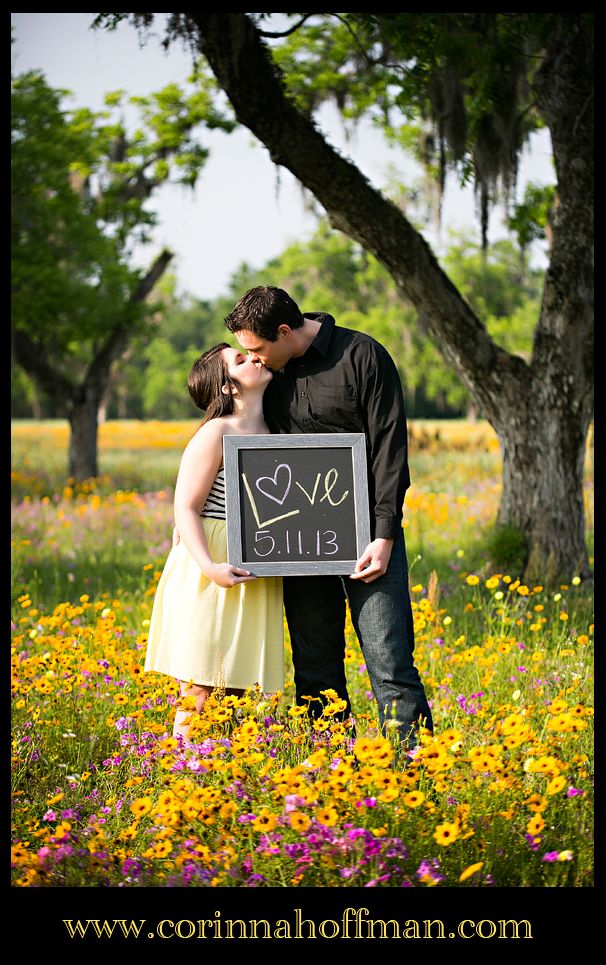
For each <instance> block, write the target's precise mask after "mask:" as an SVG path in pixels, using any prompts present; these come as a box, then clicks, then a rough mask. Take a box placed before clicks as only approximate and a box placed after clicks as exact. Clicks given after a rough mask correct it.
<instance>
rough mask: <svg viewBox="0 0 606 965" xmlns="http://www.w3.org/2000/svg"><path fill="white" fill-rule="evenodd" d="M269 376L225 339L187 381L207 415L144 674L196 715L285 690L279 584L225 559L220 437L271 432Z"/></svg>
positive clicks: (181, 479)
mask: <svg viewBox="0 0 606 965" xmlns="http://www.w3.org/2000/svg"><path fill="white" fill-rule="evenodd" d="M271 378H272V373H271V372H270V370H269V369H267V368H265V366H264V365H262V364H261V363H260V362H259V361H258V360H255V361H253V360H252V358H251V357H249V356H248V355H246V354H244V353H242V352H240V351H238V350H237V349H235V348H231V347H230V346H229V345H228V344H227V343H226V342H222V343H221V344H220V345H216V346H214V348H211V349H209V350H208V351H207V352H205V353H204V354H203V355H201V356H200V358H199V359H197V360H196V361H195V362H194V365H193V367H192V370H191V372H190V375H189V381H188V387H189V392H190V395H191V397H192V399H193V400H194V402H195V403H196V405H197V406H198V408H200V409H203V410H205V413H206V415H205V418H204V419H203V421H202V423H201V425H200V427H199V429H198V430H197V432H196V434H195V435H194V436H193V438H192V439H191V440H190V442H189V443H188V444H187V446H186V448H185V450H184V452H183V456H182V458H181V464H180V467H179V474H178V477H177V483H176V486H175V499H174V518H175V526H176V528H177V530H178V531H179V534H180V539H179V542H178V543H177V544H176V545H175V546H173V548H172V549H171V551H170V553H169V556H168V559H167V561H166V564H165V567H164V570H163V572H162V576H161V578H160V582H159V583H158V588H157V591H156V595H155V598H154V605H153V611H152V617H151V624H150V628H149V637H148V644H147V655H146V660H145V670H146V671H157V672H159V673H163V674H167V675H169V676H171V677H175V678H176V679H178V680H179V682H180V690H181V694H182V695H183V696H189V695H193V696H194V697H195V701H196V704H195V709H196V712H197V713H200V712H201V710H202V708H203V707H204V704H205V702H206V700H207V698H208V697H209V695H210V694H211V693H212V691H213V689H214V688H215V687H217V686H219V687H221V688H225V689H227V690H229V691H232V692H234V691H235V692H236V693H242V692H243V691H244V690H245V689H246V688H247V687H251V686H254V685H255V684H258V685H259V687H260V689H261V691H262V692H264V693H275V692H276V691H278V690H281V689H282V687H283V684H284V655H283V644H284V639H283V636H284V634H283V617H282V581H281V578H279V577H265V578H261V579H257V578H256V577H254V576H253V575H252V574H251V573H249V572H248V570H244V569H241V568H240V567H237V566H232V565H231V564H230V563H228V562H226V560H227V532H226V522H225V484H224V479H223V436H224V435H226V434H233V435H251V434H259V433H266V432H269V429H268V428H267V425H266V423H265V420H264V418H263V393H264V391H265V389H266V387H267V385H268V384H269V382H270V381H271ZM187 717H188V714H186V713H185V712H184V711H181V710H177V713H176V715H175V723H174V728H173V734H174V735H175V736H178V735H181V736H183V737H187V736H188V732H189V727H188V726H187V723H186V721H187Z"/></svg>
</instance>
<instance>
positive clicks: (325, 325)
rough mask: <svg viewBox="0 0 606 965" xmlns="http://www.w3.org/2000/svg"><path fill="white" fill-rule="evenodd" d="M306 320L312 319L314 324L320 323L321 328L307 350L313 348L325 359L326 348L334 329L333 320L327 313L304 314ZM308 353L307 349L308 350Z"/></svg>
mask: <svg viewBox="0 0 606 965" xmlns="http://www.w3.org/2000/svg"><path fill="white" fill-rule="evenodd" d="M305 317H306V318H312V319H313V320H314V321H315V322H320V323H321V328H320V331H319V332H318V334H317V335H316V337H315V338H314V340H313V342H312V343H311V345H310V346H309V348H314V349H315V350H316V352H319V353H320V355H323V356H324V357H326V355H327V354H328V346H329V344H330V340H331V338H332V333H333V331H334V327H335V320H334V318H333V317H332V315H329V314H328V313H327V312H305ZM308 351H309V349H308Z"/></svg>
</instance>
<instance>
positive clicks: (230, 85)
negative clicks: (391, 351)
mask: <svg viewBox="0 0 606 965" xmlns="http://www.w3.org/2000/svg"><path fill="white" fill-rule="evenodd" d="M184 16H185V17H187V19H188V21H189V23H190V27H191V30H192V33H194V35H197V36H198V39H199V44H200V49H201V52H202V53H203V54H204V55H205V57H206V58H207V60H208V61H209V63H210V66H211V68H212V70H213V71H214V73H215V75H216V77H217V79H218V81H219V83H220V85H221V86H222V88H223V89H224V90H225V92H226V94H227V96H228V97H229V99H230V101H231V103H232V106H233V108H234V111H235V114H236V117H237V119H238V121H240V122H241V123H242V124H244V125H245V126H246V127H248V128H249V130H251V131H252V132H253V133H254V134H255V135H256V136H257V137H258V138H259V140H261V141H262V143H264V144H265V146H266V147H267V148H268V150H269V153H270V157H271V159H272V161H273V162H274V163H275V164H278V165H283V166H284V167H286V168H288V170H290V171H291V172H292V174H294V176H295V177H296V178H297V179H298V180H299V181H300V182H301V183H302V184H303V185H304V186H305V187H306V188H307V189H308V190H309V191H311V192H312V193H313V194H314V196H315V197H316V198H317V200H318V201H319V202H320V203H321V204H322V205H323V207H324V208H325V210H326V212H327V214H328V217H329V219H330V222H331V224H332V225H333V227H335V228H337V229H339V230H341V231H343V232H344V233H345V234H347V235H349V237H351V238H353V239H354V240H355V241H358V242H359V243H360V244H362V245H363V247H364V248H366V249H367V250H368V251H370V252H372V253H373V254H374V255H375V256H376V257H377V259H378V260H379V261H380V262H382V264H383V265H385V267H386V268H387V270H388V271H389V272H390V274H391V275H392V277H393V278H394V280H395V282H396V284H397V286H398V288H399V290H400V291H401V292H402V293H403V294H405V295H406V297H407V298H408V299H409V300H410V301H411V302H412V303H413V304H414V305H415V306H416V307H417V308H418V309H419V311H420V312H422V314H423V316H424V318H425V319H426V322H427V326H428V328H429V330H430V332H431V334H432V335H433V337H434V338H435V339H436V341H437V342H438V344H439V345H440V347H441V348H442V350H443V352H444V354H445V355H446V357H447V358H448V359H449V360H450V361H451V362H452V363H453V364H454V365H455V366H456V368H457V370H458V371H459V373H460V374H461V376H462V378H463V379H464V381H465V383H466V385H467V386H468V388H469V389H470V391H471V392H472V393H473V394H474V396H475V397H476V398H477V399H478V400H479V401H480V403H481V404H482V405H483V407H485V409H486V410H487V414H488V413H490V414H493V413H494V411H495V408H498V405H497V404H496V402H495V398H496V394H497V391H498V390H499V389H500V388H502V386H503V383H504V382H506V381H507V382H509V383H510V389H511V391H512V392H514V391H515V386H517V385H518V380H520V379H522V378H523V379H525V380H527V379H528V378H529V377H530V371H529V369H528V367H527V366H526V363H525V362H524V361H523V360H522V359H520V358H518V357H517V356H512V355H510V354H508V353H507V352H505V351H503V350H502V349H501V348H499V347H498V346H497V345H495V343H494V342H493V341H492V339H491V338H490V336H489V335H488V333H487V331H486V329H485V327H484V326H483V325H482V324H481V322H480V321H479V319H478V318H477V316H476V315H475V314H474V312H473V311H472V309H471V308H470V306H469V305H468V304H467V303H466V302H465V301H464V299H463V298H462V297H461V295H460V293H459V292H458V291H457V289H456V288H455V286H454V285H453V284H452V282H451V281H450V280H449V278H448V277H447V276H446V274H445V273H444V272H443V270H442V269H441V268H440V266H439V264H438V262H437V260H436V258H435V256H434V255H433V253H432V251H431V249H430V248H429V245H428V244H427V242H426V241H425V239H424V238H423V237H422V235H420V234H419V232H417V231H416V230H415V229H414V228H413V226H412V225H411V224H410V222H409V221H408V220H407V219H406V218H405V216H404V215H403V214H402V212H401V211H400V210H399V209H398V208H397V207H396V206H395V205H394V204H392V203H391V202H390V201H388V200H387V199H386V198H384V197H383V196H382V195H381V194H380V192H378V191H377V190H375V189H374V188H373V187H372V186H371V185H370V184H369V182H368V181H367V179H366V178H365V177H364V176H363V175H362V174H361V172H360V171H359V170H358V168H357V167H356V166H355V165H354V164H353V163H352V162H350V161H348V160H346V159H345V158H343V157H342V156H341V155H340V154H339V153H338V152H337V151H336V150H335V149H334V148H332V147H331V146H330V145H329V144H328V143H327V142H326V140H325V139H324V137H323V136H322V135H321V134H320V132H319V131H318V129H317V128H316V126H315V124H314V122H313V120H311V119H309V118H308V117H306V116H305V115H303V114H302V113H301V112H300V111H299V110H297V108H296V107H295V106H294V104H293V103H292V101H291V100H290V99H289V97H288V94H287V92H286V91H285V88H284V83H283V80H282V77H281V74H280V72H279V70H278V68H277V66H276V64H275V63H274V62H273V60H272V59H271V56H270V54H269V52H268V50H267V48H266V47H265V45H264V44H263V42H262V39H261V37H260V35H259V31H258V30H257V28H256V27H255V26H254V24H253V23H252V22H251V20H250V18H249V17H248V16H246V15H245V14H240V13H230V14H224V13H223V14H213V13H210V14H205V13H195V14H186V15H184Z"/></svg>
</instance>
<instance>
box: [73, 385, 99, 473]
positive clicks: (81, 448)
mask: <svg viewBox="0 0 606 965" xmlns="http://www.w3.org/2000/svg"><path fill="white" fill-rule="evenodd" d="M99 401H100V400H99V399H98V398H97V397H96V395H95V394H93V393H91V392H85V393H83V398H81V399H80V400H79V401H78V402H74V403H72V405H70V407H69V412H68V419H69V425H70V429H71V433H70V439H69V474H70V477H71V478H72V479H74V480H75V481H76V482H82V481H83V480H84V479H91V478H93V477H95V476H98V475H99V469H98V461H97V435H98V428H99V421H98V417H99Z"/></svg>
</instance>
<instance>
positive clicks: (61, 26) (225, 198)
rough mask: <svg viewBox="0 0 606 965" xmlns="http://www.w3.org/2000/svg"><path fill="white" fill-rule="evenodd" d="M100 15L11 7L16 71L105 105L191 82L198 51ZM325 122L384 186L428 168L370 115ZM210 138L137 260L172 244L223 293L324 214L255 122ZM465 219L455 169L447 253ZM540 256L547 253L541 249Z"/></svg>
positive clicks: (189, 274)
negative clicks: (144, 35)
mask: <svg viewBox="0 0 606 965" xmlns="http://www.w3.org/2000/svg"><path fill="white" fill-rule="evenodd" d="M94 16H95V14H91V13H13V14H11V22H12V24H13V27H14V36H15V38H16V42H15V43H14V44H13V49H12V57H11V61H12V70H13V73H21V72H23V71H25V70H30V69H34V68H37V69H40V70H42V71H43V72H44V74H45V76H46V78H47V81H48V82H49V83H50V84H51V85H52V86H54V87H63V88H67V89H69V90H71V91H72V92H73V94H74V98H73V100H71V101H70V102H69V104H70V106H85V107H90V108H92V109H101V108H102V106H103V95H104V94H105V93H106V92H107V91H109V90H116V89H117V88H124V89H125V90H126V91H127V92H128V94H129V95H132V94H139V95H143V94H148V93H150V92H152V91H155V90H159V89H160V88H161V87H163V86H165V85H166V84H168V83H170V82H171V81H176V82H184V81H185V79H186V78H187V76H188V73H189V71H190V68H191V58H190V55H189V54H188V53H187V52H186V51H185V50H184V49H182V48H180V47H178V46H172V47H171V49H170V51H169V52H168V54H167V53H166V52H165V51H164V50H163V49H162V47H161V46H160V43H159V40H158V39H157V38H155V39H154V38H151V39H150V40H149V41H148V42H147V44H146V45H145V46H144V47H140V46H139V41H138V36H137V32H136V30H135V29H134V28H133V27H132V26H130V25H129V24H121V25H120V26H119V27H118V28H117V30H116V31H114V32H112V33H108V32H106V31H92V30H90V29H89V28H90V23H91V22H92V19H93V17H94ZM157 16H159V17H161V16H162V15H161V14H158V15H157ZM158 32H159V31H158ZM319 126H320V127H321V128H322V130H323V132H324V133H325V135H326V136H327V138H328V140H329V141H330V142H331V143H332V144H333V145H334V146H335V147H337V148H338V149H339V150H340V151H341V152H342V153H344V154H347V155H349V156H350V157H351V159H352V160H353V161H355V163H356V164H357V165H358V167H359V168H360V169H361V170H362V171H363V173H364V174H365V175H366V177H367V178H368V179H369V180H370V181H371V182H372V183H373V184H374V185H375V186H376V187H378V188H382V187H384V186H385V184H386V183H387V181H388V180H389V173H390V168H392V167H395V168H397V169H398V170H399V171H400V172H405V173H404V174H403V173H401V174H400V177H401V179H402V180H404V178H405V177H406V178H408V179H416V178H418V177H419V176H420V171H419V170H418V169H417V168H416V166H415V165H414V164H413V163H412V162H410V161H409V160H408V159H406V158H405V156H404V155H403V153H402V152H401V151H399V150H397V149H389V148H387V147H386V145H385V143H384V140H383V138H382V137H381V135H380V134H379V133H378V132H377V131H375V130H374V129H373V128H372V127H371V126H370V124H362V125H361V126H360V127H359V129H358V130H357V131H356V133H355V134H354V135H353V137H352V138H351V139H350V140H349V141H348V140H347V139H346V137H345V134H344V131H343V126H342V124H341V120H340V118H339V116H338V114H337V112H336V109H334V108H332V107H330V106H328V105H327V106H326V107H325V108H323V109H322V112H321V114H320V115H319ZM203 143H204V144H205V146H207V147H208V148H210V151H211V157H210V160H209V161H208V162H207V164H206V165H205V167H204V169H203V170H202V172H201V175H200V177H199V180H198V185H197V186H196V189H195V191H194V192H193V193H192V192H191V191H189V190H188V191H186V190H184V189H183V188H177V187H174V186H166V187H164V188H162V190H161V191H160V192H158V193H157V194H156V196H155V197H156V201H155V203H154V207H155V208H156V210H157V211H158V213H159V216H160V223H159V226H158V228H157V229H156V233H155V236H154V244H153V245H151V246H150V247H149V249H148V250H147V251H146V252H141V253H140V254H139V255H138V256H137V260H138V261H139V263H140V264H141V265H143V264H147V263H148V262H150V261H151V260H152V259H153V256H154V253H155V252H156V251H157V250H158V249H159V248H160V247H161V246H162V245H167V246H168V247H169V248H170V249H171V250H172V251H174V252H175V256H176V257H175V259H174V261H173V263H172V265H171V270H172V271H173V272H174V273H175V274H176V276H177V278H178V283H179V289H180V291H182V292H189V293H190V294H192V295H194V296H196V297H198V298H208V299H211V298H214V297H216V296H218V295H220V294H223V293H224V292H225V290H226V286H227V283H228V281H229V278H230V275H231V274H232V273H233V272H234V271H235V270H236V268H237V267H238V266H239V264H240V263H241V262H243V261H246V262H247V263H248V264H249V265H251V266H252V267H254V268H260V267H261V266H262V265H263V264H264V263H265V262H266V261H267V260H268V259H270V258H272V257H275V256H276V255H278V254H279V253H280V252H281V251H282V250H283V249H284V248H285V247H286V246H287V245H288V244H290V243H292V242H294V241H297V240H302V241H304V240H306V239H307V238H309V237H310V236H311V235H312V234H313V231H314V227H315V224H316V222H315V219H314V218H313V216H312V215H311V214H310V213H309V212H307V211H306V210H305V206H304V203H303V195H302V191H301V188H300V186H299V184H298V182H297V181H296V179H295V178H294V177H293V176H292V175H291V174H290V172H289V171H287V170H286V169H284V168H280V169H279V170H278V169H277V168H276V167H275V165H274V164H272V162H271V160H270V158H269V154H268V152H267V150H266V148H265V147H264V146H263V145H261V144H259V142H257V141H256V140H255V139H254V138H253V135H252V134H251V133H250V132H249V131H247V130H245V129H237V130H236V131H234V133H232V134H229V135H227V134H223V133H221V132H218V131H208V132H204V134H203ZM527 180H537V181H541V182H543V183H545V182H550V183H552V182H553V180H554V179H553V174H552V168H551V161H550V154H549V139H548V134H547V133H546V132H545V133H542V134H540V135H537V136H535V138H534V142H533V147H532V151H531V152H530V153H528V154H527V155H525V157H524V159H523V161H522V166H521V172H520V179H519V193H521V192H523V188H524V185H525V183H526V181H527ZM464 225H469V226H472V227H473V230H474V231H475V233H476V236H477V234H478V228H477V224H476V223H475V222H474V203H473V193H472V191H471V189H467V190H466V191H461V190H460V189H459V188H458V186H457V185H456V183H455V181H454V178H453V177H452V176H451V177H450V178H449V180H448V181H447V193H446V199H445V204H444V219H443V227H442V231H441V235H440V237H437V236H436V235H435V234H434V233H433V231H431V230H427V231H424V232H423V233H424V236H425V237H426V239H427V241H428V242H429V244H430V245H431V246H432V247H433V248H434V250H435V251H436V253H438V254H439V251H440V245H441V244H443V243H444V242H445V241H447V240H448V229H449V228H460V227H462V226H464ZM492 225H493V229H492V233H491V237H492V238H493V239H495V238H497V237H499V236H501V235H502V230H501V229H500V226H499V225H500V219H499V217H498V216H497V215H494V216H493V218H492ZM538 259H539V262H540V253H538ZM277 283H279V282H277Z"/></svg>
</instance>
